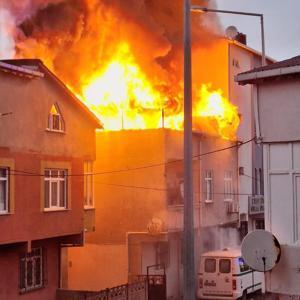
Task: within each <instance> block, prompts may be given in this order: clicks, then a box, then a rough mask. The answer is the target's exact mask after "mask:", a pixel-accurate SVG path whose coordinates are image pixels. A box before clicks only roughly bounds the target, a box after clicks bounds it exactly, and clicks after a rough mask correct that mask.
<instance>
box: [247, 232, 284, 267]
mask: <svg viewBox="0 0 300 300" xmlns="http://www.w3.org/2000/svg"><path fill="white" fill-rule="evenodd" d="M241 252H242V257H243V258H244V260H245V262H246V264H247V265H248V266H250V267H251V268H252V269H253V270H255V271H259V272H266V271H270V270H272V269H273V268H274V267H275V266H276V264H277V263H278V262H279V260H280V254H281V249H280V244H279V242H278V240H277V239H276V237H275V236H274V235H273V234H272V233H270V232H268V231H266V230H255V231H252V232H250V233H248V234H247V235H246V237H245V238H244V239H243V242H242V247H241Z"/></svg>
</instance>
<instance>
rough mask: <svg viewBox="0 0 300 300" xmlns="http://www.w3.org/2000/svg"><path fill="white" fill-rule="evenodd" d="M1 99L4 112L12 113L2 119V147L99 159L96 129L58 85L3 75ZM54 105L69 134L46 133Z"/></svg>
mask: <svg viewBox="0 0 300 300" xmlns="http://www.w3.org/2000/svg"><path fill="white" fill-rule="evenodd" d="M0 96H1V99H3V100H1V101H0V111H1V112H2V111H3V112H12V114H11V115H8V116H6V117H5V118H4V117H2V118H1V126H3V128H5V129H6V130H4V131H1V135H0V145H1V146H2V147H8V148H10V149H11V150H12V149H13V150H14V151H20V152H30V153H43V154H45V155H47V154H48V155H57V156H67V157H84V156H87V157H88V158H91V157H92V158H93V157H95V152H94V151H95V139H94V130H95V125H94V124H92V123H90V122H88V121H87V117H86V114H84V113H83V112H82V111H81V110H80V109H78V107H77V105H75V104H74V100H71V99H70V96H69V95H68V94H67V93H66V92H64V91H63V90H62V88H60V87H58V86H57V84H56V83H55V82H52V81H51V80H50V79H49V80H48V79H46V78H35V79H28V78H24V77H19V76H16V75H11V74H7V73H3V72H1V71H0ZM54 103H57V104H58V106H59V108H60V111H61V113H62V116H63V119H64V121H65V125H66V130H65V133H57V132H56V133H54V132H50V131H47V130H46V128H47V124H48V123H47V122H48V114H49V112H50V109H51V106H52V105H53V104H54ZM53 145H55V147H53Z"/></svg>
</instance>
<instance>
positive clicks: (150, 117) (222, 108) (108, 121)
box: [81, 42, 239, 139]
mask: <svg viewBox="0 0 300 300" xmlns="http://www.w3.org/2000/svg"><path fill="white" fill-rule="evenodd" d="M162 85H163V83H156V84H155V83H153V82H152V81H151V80H150V78H148V77H147V76H146V74H145V73H144V72H143V71H142V70H141V68H140V67H139V65H138V64H137V62H136V60H135V58H134V56H133V54H132V53H131V52H130V47H129V45H128V43H125V42H123V43H120V44H119V47H118V48H117V51H116V53H115V54H114V55H112V57H111V60H110V61H109V62H107V63H106V64H104V66H103V68H102V70H100V71H98V72H95V73H94V74H93V76H91V77H90V78H88V79H86V80H85V83H84V84H83V86H82V97H81V98H82V99H83V101H84V102H85V103H86V104H87V105H88V106H89V108H90V109H91V110H92V111H93V112H94V113H95V114H96V115H97V116H98V117H99V118H100V119H101V121H102V122H103V123H104V128H105V130H120V129H150V128H151V129H152V128H162V127H164V128H171V129H178V130H181V129H182V128H183V105H182V93H181V92H177V94H176V95H168V94H166V93H164V92H162V91H160V89H159V87H160V86H162ZM210 88H211V85H209V84H203V85H202V86H201V88H200V90H199V91H198V92H197V94H198V95H197V94H196V95H194V98H195V99H196V101H194V105H193V117H194V128H197V129H205V131H207V130H209V133H210V134H211V133H214V134H216V133H217V134H219V135H220V136H221V137H222V138H225V139H235V132H236V129H237V127H238V125H239V117H238V112H237V107H235V106H233V105H232V104H231V103H230V102H229V100H227V99H226V98H225V97H224V96H223V95H222V91H221V90H212V91H210ZM208 125H209V126H208Z"/></svg>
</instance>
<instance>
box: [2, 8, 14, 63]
mask: <svg viewBox="0 0 300 300" xmlns="http://www.w3.org/2000/svg"><path fill="white" fill-rule="evenodd" d="M14 36H15V19H14V17H13V15H12V14H11V13H10V12H9V11H8V10H6V9H4V8H1V7H0V59H9V58H13V57H14V55H15V41H14Z"/></svg>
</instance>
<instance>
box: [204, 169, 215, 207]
mask: <svg viewBox="0 0 300 300" xmlns="http://www.w3.org/2000/svg"><path fill="white" fill-rule="evenodd" d="M204 184H205V195H204V198H205V199H204V202H205V203H212V202H213V170H205V175H204Z"/></svg>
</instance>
